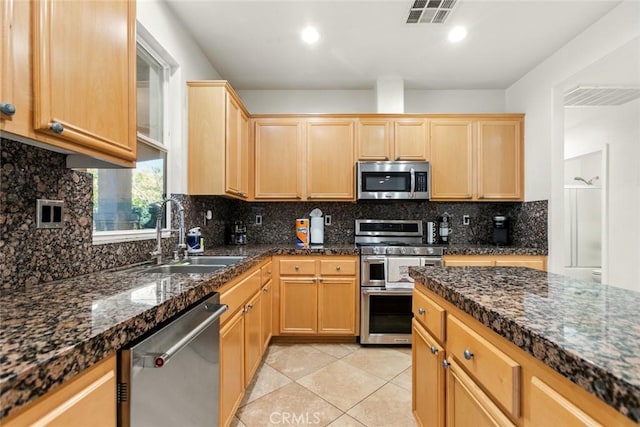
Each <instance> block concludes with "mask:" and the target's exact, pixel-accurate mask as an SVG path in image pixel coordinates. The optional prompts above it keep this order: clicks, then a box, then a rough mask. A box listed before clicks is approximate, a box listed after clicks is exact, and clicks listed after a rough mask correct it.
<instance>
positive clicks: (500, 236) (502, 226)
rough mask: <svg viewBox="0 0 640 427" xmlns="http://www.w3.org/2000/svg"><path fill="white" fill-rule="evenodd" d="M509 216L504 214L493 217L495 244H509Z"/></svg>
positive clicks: (493, 239)
mask: <svg viewBox="0 0 640 427" xmlns="http://www.w3.org/2000/svg"><path fill="white" fill-rule="evenodd" d="M509 240H510V239H509V218H508V217H506V216H504V215H496V216H494V217H493V238H492V241H493V244H494V245H496V246H505V245H508V244H509Z"/></svg>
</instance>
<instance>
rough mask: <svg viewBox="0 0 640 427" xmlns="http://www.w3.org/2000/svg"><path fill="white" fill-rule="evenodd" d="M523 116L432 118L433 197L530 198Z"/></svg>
mask: <svg viewBox="0 0 640 427" xmlns="http://www.w3.org/2000/svg"><path fill="white" fill-rule="evenodd" d="M522 123H523V116H522V115H512V116H508V117H495V118H493V117H492V118H459V119H456V118H438V119H433V120H431V124H430V146H431V199H432V200H473V201H501V200H505V201H506V200H509V201H518V200H523V196H524V157H523V151H524V147H523V133H522Z"/></svg>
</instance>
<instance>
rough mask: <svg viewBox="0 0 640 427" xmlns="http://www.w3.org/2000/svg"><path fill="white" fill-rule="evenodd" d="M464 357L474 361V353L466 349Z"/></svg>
mask: <svg viewBox="0 0 640 427" xmlns="http://www.w3.org/2000/svg"><path fill="white" fill-rule="evenodd" d="M462 355H463V356H464V358H465V359H467V360H471V359H473V353H472V352H471V351H470V350H469V349H465V350H464V352H463V353H462Z"/></svg>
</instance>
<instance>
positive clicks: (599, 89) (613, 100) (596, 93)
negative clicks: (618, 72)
mask: <svg viewBox="0 0 640 427" xmlns="http://www.w3.org/2000/svg"><path fill="white" fill-rule="evenodd" d="M638 98H640V87H636V86H632V87H621V86H578V87H577V88H575V89H572V90H570V91H568V92H567V93H565V95H564V105H565V106H567V107H583V106H591V107H596V106H606V105H622V104H626V103H627V102H630V101H633V100H634V99H638Z"/></svg>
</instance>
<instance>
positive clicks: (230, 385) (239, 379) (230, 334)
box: [218, 310, 245, 426]
mask: <svg viewBox="0 0 640 427" xmlns="http://www.w3.org/2000/svg"><path fill="white" fill-rule="evenodd" d="M244 384H245V383H244V313H243V310H239V311H238V312H237V313H236V314H235V315H234V316H233V317H232V318H231V320H229V321H228V322H227V323H226V324H225V325H224V326H223V327H222V328H221V329H220V406H219V408H218V409H219V412H220V414H219V425H221V426H226V425H229V423H230V422H231V419H232V418H233V415H234V414H235V412H236V409H237V408H238V406H239V405H240V401H241V400H242V396H243V393H244Z"/></svg>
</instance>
